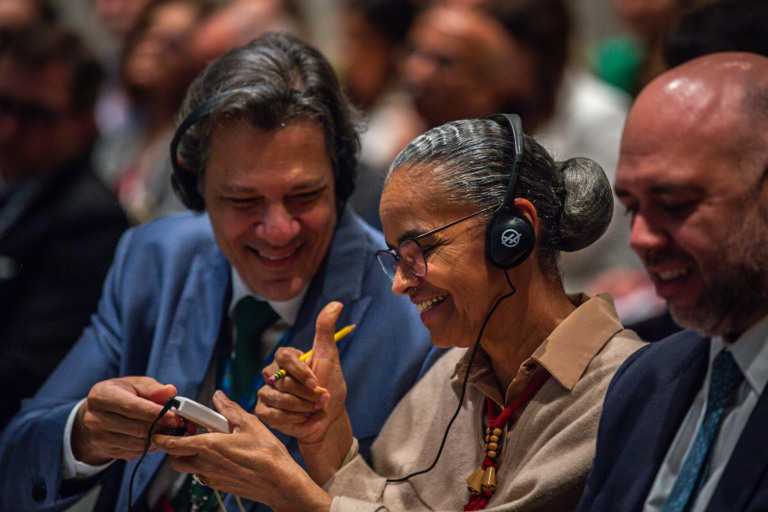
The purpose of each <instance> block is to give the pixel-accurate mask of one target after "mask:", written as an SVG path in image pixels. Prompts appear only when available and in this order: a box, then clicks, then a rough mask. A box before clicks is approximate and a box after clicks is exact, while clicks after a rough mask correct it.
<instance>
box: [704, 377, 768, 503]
mask: <svg viewBox="0 0 768 512" xmlns="http://www.w3.org/2000/svg"><path fill="white" fill-rule="evenodd" d="M766 425H768V387H766V388H765V389H763V392H762V393H761V394H760V398H759V399H758V401H757V404H755V409H754V410H753V411H752V414H751V415H750V417H749V420H748V421H747V424H746V425H745V426H744V431H743V432H742V433H741V437H739V440H738V442H737V443H736V447H735V448H734V450H733V453H732V454H731V458H730V459H728V464H727V465H726V466H725V470H724V471H723V474H722V476H721V477H720V482H719V483H718V485H717V488H715V492H714V494H713V495H712V499H711V500H710V502H709V506H708V507H707V510H708V511H715V510H733V511H738V510H747V507H748V505H749V504H750V501H751V499H752V498H753V496H754V495H755V492H756V491H757V490H758V487H759V486H760V484H761V483H762V482H763V481H764V480H765V477H766V470H768V436H766V433H765V428H766Z"/></svg>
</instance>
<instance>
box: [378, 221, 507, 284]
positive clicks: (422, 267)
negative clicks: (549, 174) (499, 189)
mask: <svg viewBox="0 0 768 512" xmlns="http://www.w3.org/2000/svg"><path fill="white" fill-rule="evenodd" d="M498 208H499V207H498V206H489V207H488V208H483V209H482V210H479V211H476V212H475V213H471V214H469V215H467V216H466V217H462V218H461V219H459V220H455V221H453V222H449V223H448V224H446V225H445V226H440V227H439V228H435V229H433V230H431V231H427V232H426V233H422V234H420V235H417V236H414V237H411V238H406V239H405V240H403V241H402V242H400V245H398V246H397V249H382V250H379V251H376V259H377V260H378V262H379V265H381V269H382V270H383V271H384V273H385V274H386V275H387V277H389V278H390V279H391V280H392V281H394V280H395V275H396V274H397V269H398V267H399V266H400V265H401V264H402V265H403V267H404V270H408V271H409V272H410V273H411V274H413V275H414V276H416V277H424V276H425V275H427V258H426V257H425V256H424V251H423V250H422V249H421V246H420V245H419V242H418V241H419V240H421V239H422V238H426V237H428V236H430V235H434V234H435V233H437V232H439V231H442V230H444V229H448V228H450V227H451V226H455V225H456V224H459V223H461V222H464V221H465V220H469V219H471V218H472V217H476V216H478V215H480V214H481V213H485V212H487V211H490V210H494V209H498Z"/></svg>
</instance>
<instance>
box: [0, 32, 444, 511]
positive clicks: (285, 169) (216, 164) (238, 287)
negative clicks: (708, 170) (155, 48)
mask: <svg viewBox="0 0 768 512" xmlns="http://www.w3.org/2000/svg"><path fill="white" fill-rule="evenodd" d="M182 113H183V115H184V116H185V118H184V121H182V122H181V123H180V126H179V129H178V130H177V137H175V138H174V142H178V143H179V144H178V152H176V151H172V162H173V163H174V164H175V165H174V180H175V184H176V186H177V191H178V192H179V194H180V197H181V198H182V199H183V200H184V202H185V204H187V206H189V207H190V209H192V210H195V212H188V213H184V214H180V215H174V216H171V217H166V218H163V219H160V220H157V221H154V222H151V223H148V224H146V225H144V226H141V227H139V228H136V229H134V230H131V231H129V232H128V233H126V235H125V236H124V237H123V238H122V240H121V242H120V244H119V246H118V249H117V252H116V255H115V262H114V264H113V266H112V269H111V270H110V272H109V274H108V276H107V280H106V284H105V286H104V293H103V295H102V299H101V301H100V303H99V308H98V312H97V314H96V315H95V316H94V319H93V322H92V323H91V325H90V326H89V327H88V328H87V329H86V330H85V331H84V333H83V336H82V337H81V338H80V340H79V341H78V343H77V344H76V345H75V347H74V348H73V349H72V351H71V352H70V353H69V354H68V356H67V357H66V358H65V360H64V361H63V362H62V364H61V365H60V366H59V367H58V368H57V369H56V371H55V372H54V373H53V374H52V375H51V377H50V378H49V379H48V380H47V381H46V383H45V384H44V385H43V386H42V388H41V389H40V391H39V392H38V393H37V395H36V396H35V397H34V399H33V400H31V401H29V402H27V403H26V404H25V405H24V406H23V407H22V410H21V411H20V412H19V414H18V415H17V416H16V417H15V418H14V419H13V420H12V421H11V423H9V425H8V427H7V429H6V430H5V432H3V435H2V437H0V510H29V511H32V510H47V511H50V510H63V509H65V508H66V507H67V506H69V505H71V504H72V503H73V502H74V501H76V500H77V499H78V498H79V497H80V496H82V495H83V493H85V492H86V491H87V490H89V489H91V488H93V487H95V486H97V485H99V484H101V485H102V491H101V494H100V496H99V501H98V503H97V505H96V510H100V511H110V512H113V511H115V510H129V509H131V510H169V509H171V508H172V509H174V510H176V511H182V510H184V511H186V510H199V508H197V506H198V505H201V504H202V502H205V501H206V500H208V501H209V505H210V503H211V502H215V499H214V498H213V496H212V495H206V494H205V490H204V489H200V486H198V485H197V484H192V480H191V478H190V477H188V475H184V474H179V473H175V472H174V471H173V470H172V467H171V464H170V461H169V460H168V458H167V457H165V456H164V454H163V453H160V452H157V451H156V450H152V452H154V453H149V455H148V456H147V457H146V458H145V459H144V460H143V461H142V462H141V463H140V460H141V459H140V457H139V456H140V455H141V453H142V451H143V450H144V448H145V443H146V440H147V436H148V433H149V430H150V426H151V425H152V422H153V421H154V420H155V418H156V417H158V415H159V413H160V412H161V411H162V408H163V404H164V403H165V402H166V400H167V399H168V398H170V397H173V396H174V395H178V396H182V397H186V398H191V399H193V400H197V401H199V402H203V403H206V404H211V400H212V395H213V392H214V390H215V389H222V390H223V391H225V392H226V394H227V395H228V396H229V397H231V398H233V399H235V400H236V401H237V402H238V403H239V404H240V405H241V406H242V408H243V409H245V410H246V411H248V412H253V410H254V405H255V397H256V392H257V391H258V390H259V388H260V387H261V386H262V385H263V384H264V375H263V373H262V368H263V367H264V366H266V365H267V364H268V363H270V362H271V361H272V360H273V358H274V355H275V353H278V352H277V351H278V350H279V349H281V348H282V349H283V351H285V350H293V351H296V350H300V351H302V352H306V351H307V350H309V349H310V348H311V347H312V344H313V341H314V335H315V322H316V319H317V317H318V314H319V312H320V311H321V309H323V307H324V306H325V305H326V304H327V303H329V302H331V301H338V302H341V303H342V304H343V305H344V308H343V309H342V310H341V313H340V315H339V316H338V317H337V318H336V317H334V320H336V319H337V320H338V325H337V327H339V328H341V327H342V326H346V325H349V324H356V326H357V327H356V328H355V330H354V331H353V332H352V334H351V335H349V336H347V337H346V338H344V339H342V340H340V341H339V342H338V345H337V346H338V349H339V352H340V359H341V366H342V368H343V370H344V373H345V375H350V376H351V377H349V378H348V380H347V382H348V386H349V392H348V394H347V407H348V410H349V411H350V418H351V424H352V428H353V430H354V435H355V437H356V438H358V439H359V440H360V447H361V450H362V451H363V452H364V453H367V451H368V448H369V446H370V444H371V443H372V441H373V439H374V438H375V437H376V435H377V434H378V432H379V429H380V428H381V425H382V424H383V423H384V421H385V420H386V418H387V416H388V415H389V412H390V410H391V409H392V408H393V407H394V405H395V404H396V403H397V402H398V401H399V399H400V398H401V397H402V396H403V395H404V394H405V393H406V392H407V391H408V390H409V389H410V387H411V386H412V385H413V383H414V382H415V381H416V380H417V379H418V378H419V376H420V374H421V373H422V372H423V370H425V369H426V367H428V366H429V364H430V362H431V360H430V359H429V357H428V356H429V354H430V353H431V351H432V348H433V347H432V345H431V343H430V341H429V335H428V331H427V330H426V329H425V328H424V326H423V325H422V324H421V321H420V319H419V313H418V312H417V310H416V307H415V305H414V304H411V302H410V301H409V300H408V299H407V297H402V296H395V295H394V294H392V293H391V291H390V288H391V282H390V281H389V279H388V278H387V277H386V276H385V275H384V274H383V273H382V272H381V269H380V267H379V264H378V262H377V261H376V257H375V252H376V250H377V249H379V248H380V247H382V246H384V237H383V235H382V234H381V233H380V232H377V231H375V230H374V229H372V228H371V227H370V226H368V225H367V224H365V223H364V222H363V221H362V220H360V218H359V217H358V216H357V215H356V214H355V213H354V212H353V211H351V210H350V209H349V208H348V207H346V200H347V199H348V198H349V195H350V194H351V193H352V190H353V188H354V172H355V167H356V163H357V148H358V132H357V123H356V115H355V111H354V109H352V107H351V105H350V103H349V101H348V100H347V99H346V97H345V96H344V95H343V93H342V92H341V87H340V85H339V83H338V79H337V78H336V76H335V74H334V72H333V68H332V67H331V65H330V63H329V62H328V61H327V60H326V59H325V58H324V57H323V56H322V55H321V54H320V53H319V52H317V50H315V49H314V48H312V47H310V46H308V45H306V44H305V43H303V42H301V41H299V40H298V39H296V38H294V37H291V36H288V35H285V34H269V35H266V36H264V37H261V38H259V39H256V40H254V41H252V42H251V43H249V44H247V45H245V46H242V47H239V48H235V49H233V50H231V51H230V52H228V53H227V54H225V55H223V56H221V57H219V58H218V59H217V60H215V61H214V62H213V63H211V65H210V66H209V67H208V68H207V69H206V71H205V72H204V73H203V74H202V75H201V76H200V77H198V79H197V80H196V81H195V83H194V84H193V85H192V87H191V88H190V90H189V92H188V94H187V98H186V100H185V102H184V105H183V107H182ZM176 147H177V146H176V144H175V143H174V144H172V148H174V149H175V148H176ZM270 308H271V309H270ZM257 309H258V311H256V310H257ZM336 315H338V312H337V313H336ZM256 323H258V324H262V327H263V328H262V329H256V328H254V325H255V324H256ZM248 331H253V332H252V335H251V336H245V334H247V332H248ZM292 378H293V377H286V378H285V379H284V380H283V381H281V382H280V385H289V383H290V382H291V379H292ZM316 382H318V379H315V383H316ZM314 390H315V395H313V397H312V398H314V399H316V401H317V402H316V403H318V407H317V408H311V409H310V410H311V411H314V412H313V413H312V414H313V415H314V414H317V415H322V414H325V409H324V406H323V403H325V404H327V403H328V400H327V396H326V397H325V398H324V394H326V393H327V392H325V391H324V390H323V389H322V388H320V386H316V387H314ZM180 423H181V421H180V418H179V417H178V416H176V415H175V414H174V413H173V412H169V413H167V415H166V416H164V417H163V418H162V419H161V420H160V421H159V424H158V428H159V429H160V430H156V431H155V432H165V433H167V432H168V431H169V428H171V427H177V426H179V425H180ZM201 435H212V436H215V435H218V436H220V435H222V434H201ZM230 439H231V440H232V441H233V442H235V441H237V439H238V437H237V436H235V435H232V437H231V438H230ZM280 439H281V440H282V441H283V442H284V443H285V444H286V445H287V449H288V451H289V452H290V453H292V454H294V455H295V456H300V453H299V450H298V445H297V441H296V439H294V438H290V437H288V436H281V437H280ZM134 471H135V478H133V477H132V475H133V474H134ZM201 494H202V495H203V496H200V495H201ZM233 499H234V496H232V495H230V496H228V497H227V501H226V503H227V508H228V509H229V510H235V509H236V504H235V503H234V502H233V501H232V500H233ZM129 501H130V502H131V503H129ZM190 501H192V502H193V504H190ZM198 501H201V503H197V502H198ZM194 503H197V505H194ZM246 506H247V507H248V508H249V509H250V510H254V509H256V508H259V507H263V505H255V504H252V503H248V504H247V505H246Z"/></svg>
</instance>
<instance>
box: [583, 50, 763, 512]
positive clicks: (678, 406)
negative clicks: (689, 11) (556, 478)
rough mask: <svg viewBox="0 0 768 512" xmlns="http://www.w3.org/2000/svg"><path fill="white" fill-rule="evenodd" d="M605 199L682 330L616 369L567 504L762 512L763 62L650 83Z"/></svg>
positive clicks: (706, 68)
mask: <svg viewBox="0 0 768 512" xmlns="http://www.w3.org/2000/svg"><path fill="white" fill-rule="evenodd" d="M616 193H617V195H618V197H619V199H620V200H621V202H622V203H623V204H624V206H625V208H626V209H627V212H628V214H629V215H630V218H631V224H632V231H631V238H630V240H631V244H632V247H633V249H634V250H635V251H636V252H637V254H638V255H639V256H640V258H641V259H642V260H643V262H644V263H645V266H646V269H647V271H648V273H649V274H650V276H651V278H652V279H653V281H654V283H655V286H656V292H657V293H658V295H660V296H661V297H663V298H664V299H665V300H666V301H667V304H668V306H669V308H670V311H671V312H672V315H673V316H674V318H675V320H676V321H677V322H678V323H680V324H681V325H683V326H686V327H688V328H689V329H690V330H687V331H684V332H682V333H678V334H676V335H673V336H672V337H670V338H667V339H666V340H663V341H660V342H658V343H655V344H650V345H648V346H647V347H644V348H643V349H641V350H639V351H638V352H637V353H635V354H634V355H633V356H632V357H630V358H629V359H628V360H627V361H626V363H625V364H624V365H623V366H622V367H621V369H620V370H619V371H618V372H617V373H616V376H615V377H614V379H613V382H612V384H611V387H610V388H609V390H608V394H607V396H606V399H605V404H604V408H603V416H602V418H601V423H600V428H599V431H598V440H597V452H596V456H595V464H594V469H593V470H592V473H591V474H590V476H589V479H588V481H587V485H586V489H585V493H584V496H583V498H582V500H581V503H580V505H579V510H580V511H584V512H586V511H619V510H620V511H623V512H624V511H644V512H649V511H659V510H661V511H664V512H668V511H682V510H685V511H693V512H700V511H710V512H715V511H757V510H768V436H766V426H768V392H766V383H768V59H766V58H765V57H762V56H758V55H755V54H749V53H717V54H712V55H707V56H704V57H700V58H698V59H695V60H693V61H690V62H688V63H686V64H683V65H681V66H679V67H677V68H674V69H672V70H671V71H668V72H667V73H665V74H663V75H661V76H660V77H658V78H657V79H656V80H655V81H653V82H652V83H650V84H649V85H648V86H647V87H646V88H645V89H644V90H643V91H642V92H641V94H640V95H639V96H638V98H637V100H636V102H635V104H634V105H633V107H632V110H631V112H630V115H629V117H628V120H627V124H626V126H625V129H624V135H623V139H622V144H621V156H620V161H619V167H618V174H617V181H616Z"/></svg>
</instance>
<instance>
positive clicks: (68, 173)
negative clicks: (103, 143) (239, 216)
mask: <svg viewBox="0 0 768 512" xmlns="http://www.w3.org/2000/svg"><path fill="white" fill-rule="evenodd" d="M100 78H101V70H100V67H99V64H98V61H97V60H96V58H95V57H94V56H93V55H92V54H91V53H90V52H89V51H88V50H87V49H86V48H85V47H84V45H83V43H82V42H81V41H80V39H79V38H78V37H77V36H76V35H75V34H73V33H70V32H69V31H66V30H63V29H59V28H55V27H52V26H49V25H38V26H34V27H29V28H25V29H17V30H14V31H12V32H6V33H4V34H3V36H2V37H0V396H2V397H3V400H2V401H0V404H2V405H0V428H2V427H3V426H4V425H5V424H6V422H7V421H8V420H9V419H10V418H11V416H13V414H15V413H16V411H17V410H18V409H19V404H20V401H21V399H22V398H26V397H29V396H32V394H33V393H34V392H35V391H36V390H37V388H38V387H39V386H40V384H42V382H43V381H44V380H45V378H46V377H47V376H48V374H49V373H50V372H51V371H52V370H53V368H54V367H55V366H56V365H57V364H58V363H59V362H60V361H61V359H62V358H63V357H64V355H65V354H66V353H67V351H68V350H69V349H70V348H71V347H72V344H73V343H74V342H75V340H77V338H78V336H80V334H81V332H82V330H83V328H84V327H85V326H86V325H87V323H88V319H89V317H90V315H91V314H92V313H93V312H94V311H95V310H96V303H97V301H98V299H99V296H100V295H101V287H102V284H103V281H104V276H106V273H107V269H108V268H109V265H110V263H111V261H112V255H113V253H114V250H115V247H116V246H117V241H118V239H119V237H120V235H121V233H122V232H123V231H124V230H125V229H126V228H127V227H128V223H127V220H126V218H125V214H124V213H123V212H122V210H121V209H120V207H119V206H118V205H117V203H116V201H115V198H114V197H113V196H112V194H111V193H110V192H109V190H108V189H107V188H106V187H105V186H104V185H103V184H102V183H101V181H99V179H98V178H97V176H96V174H95V173H94V171H93V170H92V169H91V166H90V163H89V153H90V149H91V146H92V144H93V141H94V137H95V134H96V132H95V129H94V116H93V107H94V102H95V98H96V92H97V91H98V87H99V83H100Z"/></svg>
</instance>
